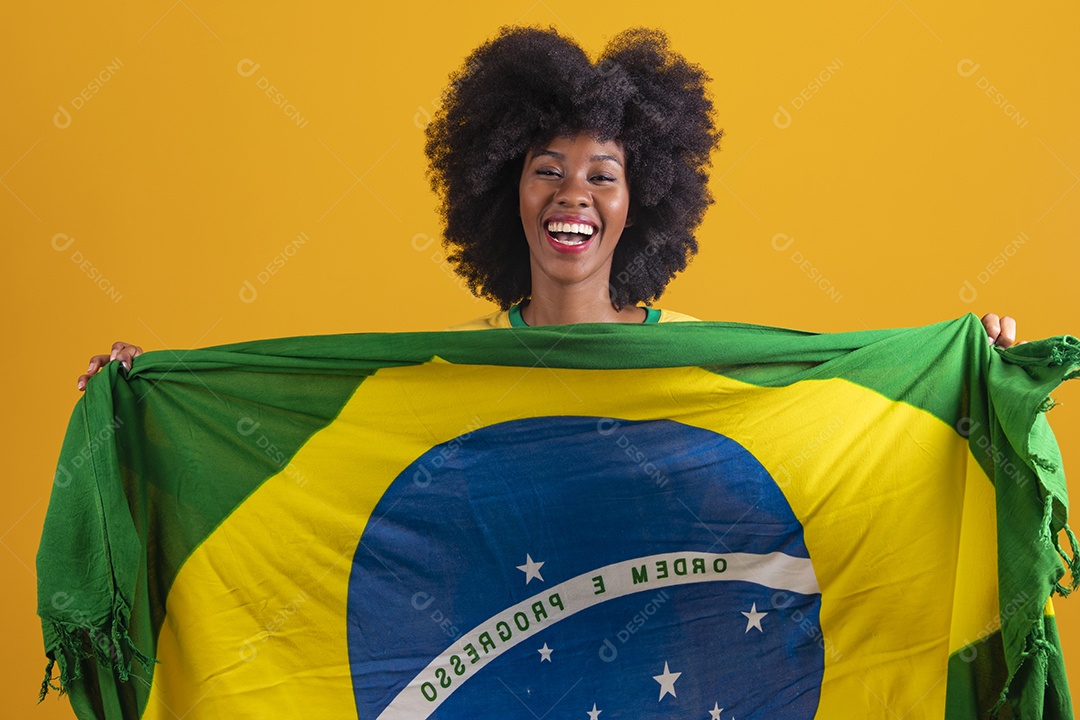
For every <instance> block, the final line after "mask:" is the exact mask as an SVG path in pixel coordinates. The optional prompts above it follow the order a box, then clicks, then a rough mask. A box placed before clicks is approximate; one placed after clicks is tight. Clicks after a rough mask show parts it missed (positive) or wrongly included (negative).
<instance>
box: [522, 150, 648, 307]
mask: <svg viewBox="0 0 1080 720" xmlns="http://www.w3.org/2000/svg"><path fill="white" fill-rule="evenodd" d="M518 192H519V202H520V208H519V209H520V214H521V223H522V225H523V227H524V229H525V237H526V238H527V240H528V242H529V260H530V272H531V274H532V294H533V298H534V299H535V298H537V297H541V296H548V297H550V296H551V295H552V294H553V293H560V292H567V291H572V292H574V293H575V294H577V295H580V296H582V297H584V296H585V295H588V296H590V297H592V296H595V297H596V298H607V297H608V282H609V279H610V276H611V259H612V254H613V253H614V251H615V245H616V244H617V243H618V242H619V236H620V235H622V231H623V228H624V227H626V226H627V225H628V223H627V213H628V211H629V209H630V184H629V181H628V178H627V176H626V157H625V155H624V153H623V149H622V146H621V144H620V143H618V142H616V141H608V142H603V143H601V142H598V141H597V140H596V138H594V137H592V136H590V135H587V134H584V133H582V134H579V135H577V136H574V137H557V138H555V139H554V140H551V141H550V142H548V143H546V144H545V145H544V146H543V147H541V148H539V149H537V150H533V151H531V152H529V154H528V155H527V156H526V157H525V165H524V167H523V168H522V172H521V181H520V184H519V188H518ZM582 292H584V294H581V293H582ZM594 293H595V295H594ZM608 302H610V300H609V301H608Z"/></svg>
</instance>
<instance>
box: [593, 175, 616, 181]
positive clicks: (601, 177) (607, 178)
mask: <svg viewBox="0 0 1080 720" xmlns="http://www.w3.org/2000/svg"><path fill="white" fill-rule="evenodd" d="M593 180H600V181H602V182H615V178H613V177H608V176H607V175H596V176H594V177H593Z"/></svg>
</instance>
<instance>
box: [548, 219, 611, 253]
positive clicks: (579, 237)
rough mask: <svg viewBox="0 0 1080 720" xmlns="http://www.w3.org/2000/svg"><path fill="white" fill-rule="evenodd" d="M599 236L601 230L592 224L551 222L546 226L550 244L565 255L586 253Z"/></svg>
mask: <svg viewBox="0 0 1080 720" xmlns="http://www.w3.org/2000/svg"><path fill="white" fill-rule="evenodd" d="M599 234H600V233H599V228H597V227H596V226H594V225H592V224H590V223H577V222H561V221H558V220H550V221H548V222H546V223H545V224H544V235H545V236H546V237H547V239H548V242H549V243H551V245H552V246H553V247H554V248H555V249H556V250H558V251H559V252H563V253H579V252H584V251H585V249H586V248H587V247H588V246H589V245H591V244H592V241H593V240H594V239H596V238H597V237H598V236H599Z"/></svg>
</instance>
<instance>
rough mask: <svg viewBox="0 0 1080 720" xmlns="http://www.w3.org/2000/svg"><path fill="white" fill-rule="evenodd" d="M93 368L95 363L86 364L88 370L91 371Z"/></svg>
mask: <svg viewBox="0 0 1080 720" xmlns="http://www.w3.org/2000/svg"><path fill="white" fill-rule="evenodd" d="M93 369H94V363H90V364H89V365H87V366H86V372H90V371H91V370H93Z"/></svg>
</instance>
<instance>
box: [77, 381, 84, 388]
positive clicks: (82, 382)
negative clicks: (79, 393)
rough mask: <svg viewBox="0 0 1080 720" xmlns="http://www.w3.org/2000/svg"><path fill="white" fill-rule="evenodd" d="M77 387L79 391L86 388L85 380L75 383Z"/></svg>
mask: <svg viewBox="0 0 1080 720" xmlns="http://www.w3.org/2000/svg"><path fill="white" fill-rule="evenodd" d="M77 386H78V388H79V389H80V390H82V389H83V388H84V387H86V381H85V380H80V381H79V382H78V383H77Z"/></svg>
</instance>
